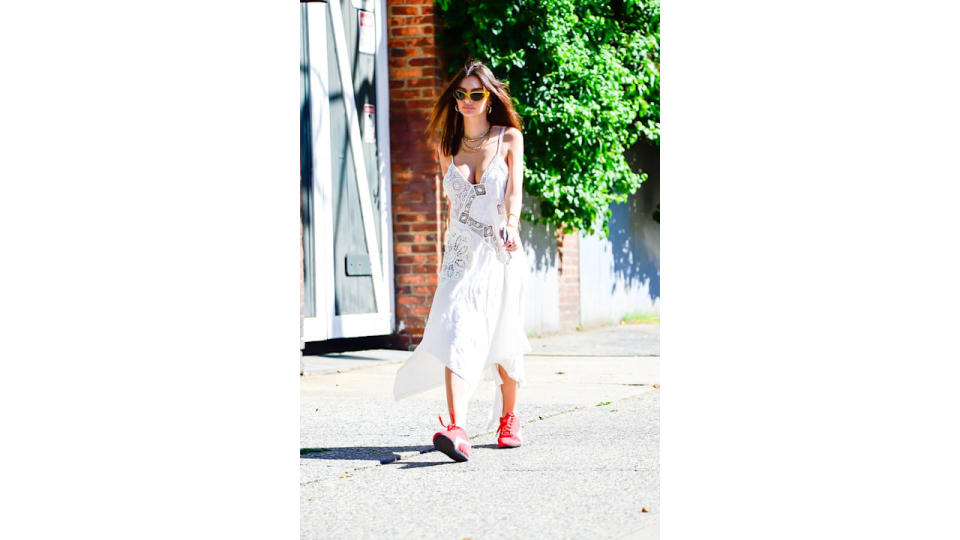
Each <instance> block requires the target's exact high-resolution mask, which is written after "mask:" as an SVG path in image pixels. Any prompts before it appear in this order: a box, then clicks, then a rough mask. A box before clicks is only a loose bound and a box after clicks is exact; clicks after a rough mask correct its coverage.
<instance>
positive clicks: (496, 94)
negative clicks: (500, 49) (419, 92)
mask: <svg viewBox="0 0 960 540" xmlns="http://www.w3.org/2000/svg"><path fill="white" fill-rule="evenodd" d="M471 75H473V76H474V77H476V78H478V79H480V83H481V84H483V87H484V89H486V90H488V91H489V92H490V101H489V102H488V104H489V105H490V107H491V108H492V109H493V110H492V111H491V112H490V114H489V115H487V119H489V120H490V125H494V126H512V127H515V128H517V129H521V130H522V127H521V126H522V120H521V119H520V115H519V114H517V111H515V110H514V109H513V101H511V100H510V91H509V89H508V87H507V84H506V83H504V82H503V81H501V80H499V79H497V77H496V76H494V74H493V72H492V71H490V68H488V67H487V66H486V65H485V64H484V63H483V62H480V61H479V60H468V61H467V63H466V64H464V66H463V67H462V68H460V71H458V72H457V74H456V75H454V77H453V79H451V80H450V82H449V83H447V86H446V87H445V88H444V89H443V92H442V93H441V94H440V97H439V98H438V99H437V103H436V104H435V105H434V106H433V112H431V113H430V121H429V123H428V124H427V136H428V137H431V138H432V139H433V140H436V139H435V138H434V137H436V136H437V135H438V132H439V139H440V151H441V152H442V153H443V155H445V156H453V155H456V153H457V152H458V151H459V150H460V143H461V140H462V139H463V117H462V116H460V114H459V113H457V110H456V104H457V98H456V97H454V95H453V93H454V92H455V91H456V89H457V87H458V86H460V81H462V80H463V79H465V78H467V77H469V76H471Z"/></svg>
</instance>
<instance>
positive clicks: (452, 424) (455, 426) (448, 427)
mask: <svg viewBox="0 0 960 540" xmlns="http://www.w3.org/2000/svg"><path fill="white" fill-rule="evenodd" d="M437 420H440V425H441V426H443V429H445V430H447V431H450V430H452V429H453V428H459V427H460V426H458V425H456V424H454V423H450V424H444V423H443V415H442V414H438V415H437Z"/></svg>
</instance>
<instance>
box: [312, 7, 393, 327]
mask: <svg viewBox="0 0 960 540" xmlns="http://www.w3.org/2000/svg"><path fill="white" fill-rule="evenodd" d="M340 5H341V7H342V11H343V18H344V21H343V23H344V34H345V36H346V41H347V49H348V51H347V52H348V56H349V64H350V67H351V71H352V73H353V79H354V80H353V84H354V88H355V90H356V96H355V97H354V98H353V99H346V100H345V99H344V96H343V91H342V85H341V82H340V74H339V72H338V71H337V68H336V66H337V60H336V50H335V45H334V43H333V34H334V33H333V29H332V28H331V29H330V32H328V34H327V35H328V36H329V38H328V39H329V41H328V44H327V51H328V56H329V62H328V69H329V81H330V128H331V130H330V144H331V156H332V159H331V163H330V165H331V174H332V176H331V178H332V179H333V193H332V199H333V222H334V231H333V233H334V234H333V263H334V268H333V269H332V270H333V276H334V298H335V301H334V313H335V315H344V314H352V313H372V312H375V311H376V301H375V299H374V289H373V278H372V277H371V276H350V275H347V272H346V270H347V266H346V258H347V255H348V254H367V253H369V251H368V246H367V245H366V241H365V239H364V233H363V221H362V219H361V214H360V202H359V196H358V194H357V177H356V172H355V171H354V167H353V155H352V150H351V148H350V139H349V133H348V126H347V125H346V113H345V110H344V107H345V106H351V107H356V109H357V110H356V116H357V118H360V119H362V118H363V112H364V111H363V105H364V104H367V103H369V104H373V105H374V106H375V107H376V86H375V80H374V68H375V58H374V56H373V55H368V54H360V53H358V51H357V45H358V39H359V31H358V17H359V16H358V13H357V12H358V10H357V9H356V8H354V7H353V3H352V2H351V1H341V2H340ZM330 24H331V25H332V21H331V23H330ZM361 132H362V126H361ZM379 141H380V138H379V137H377V144H373V143H363V145H362V146H363V154H364V155H363V162H364V164H365V167H366V172H367V178H368V179H369V180H370V181H369V189H370V197H371V200H372V201H373V205H374V211H375V212H377V213H379V212H380V211H381V205H382V204H383V201H382V200H381V197H380V181H379V176H380V175H379V170H378V167H377V145H378V144H379ZM374 227H375V230H376V235H377V239H378V243H381V245H382V242H383V234H382V230H381V223H380V221H379V220H376V221H375V224H374ZM374 247H375V248H378V247H379V246H374ZM388 309H389V308H388Z"/></svg>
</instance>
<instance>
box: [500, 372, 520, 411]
mask: <svg viewBox="0 0 960 540" xmlns="http://www.w3.org/2000/svg"><path fill="white" fill-rule="evenodd" d="M497 370H498V371H499V372H500V378H501V379H503V384H501V385H500V392H501V393H502V394H503V411H502V412H501V413H500V416H505V415H507V414H509V413H512V412H513V408H514V407H516V406H517V381H515V380H513V379H511V378H510V376H509V375H507V370H505V369H503V366H501V365H500V364H497Z"/></svg>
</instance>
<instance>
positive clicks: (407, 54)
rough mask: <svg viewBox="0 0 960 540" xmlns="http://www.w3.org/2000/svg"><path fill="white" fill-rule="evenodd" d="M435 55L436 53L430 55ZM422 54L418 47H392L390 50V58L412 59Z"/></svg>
mask: <svg viewBox="0 0 960 540" xmlns="http://www.w3.org/2000/svg"><path fill="white" fill-rule="evenodd" d="M430 54H432V55H434V56H435V55H436V54H437V53H436V52H432V53H430ZM422 55H423V52H422V51H421V49H420V48H419V47H394V48H392V49H390V57H391V58H414V57H419V56H422Z"/></svg>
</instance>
